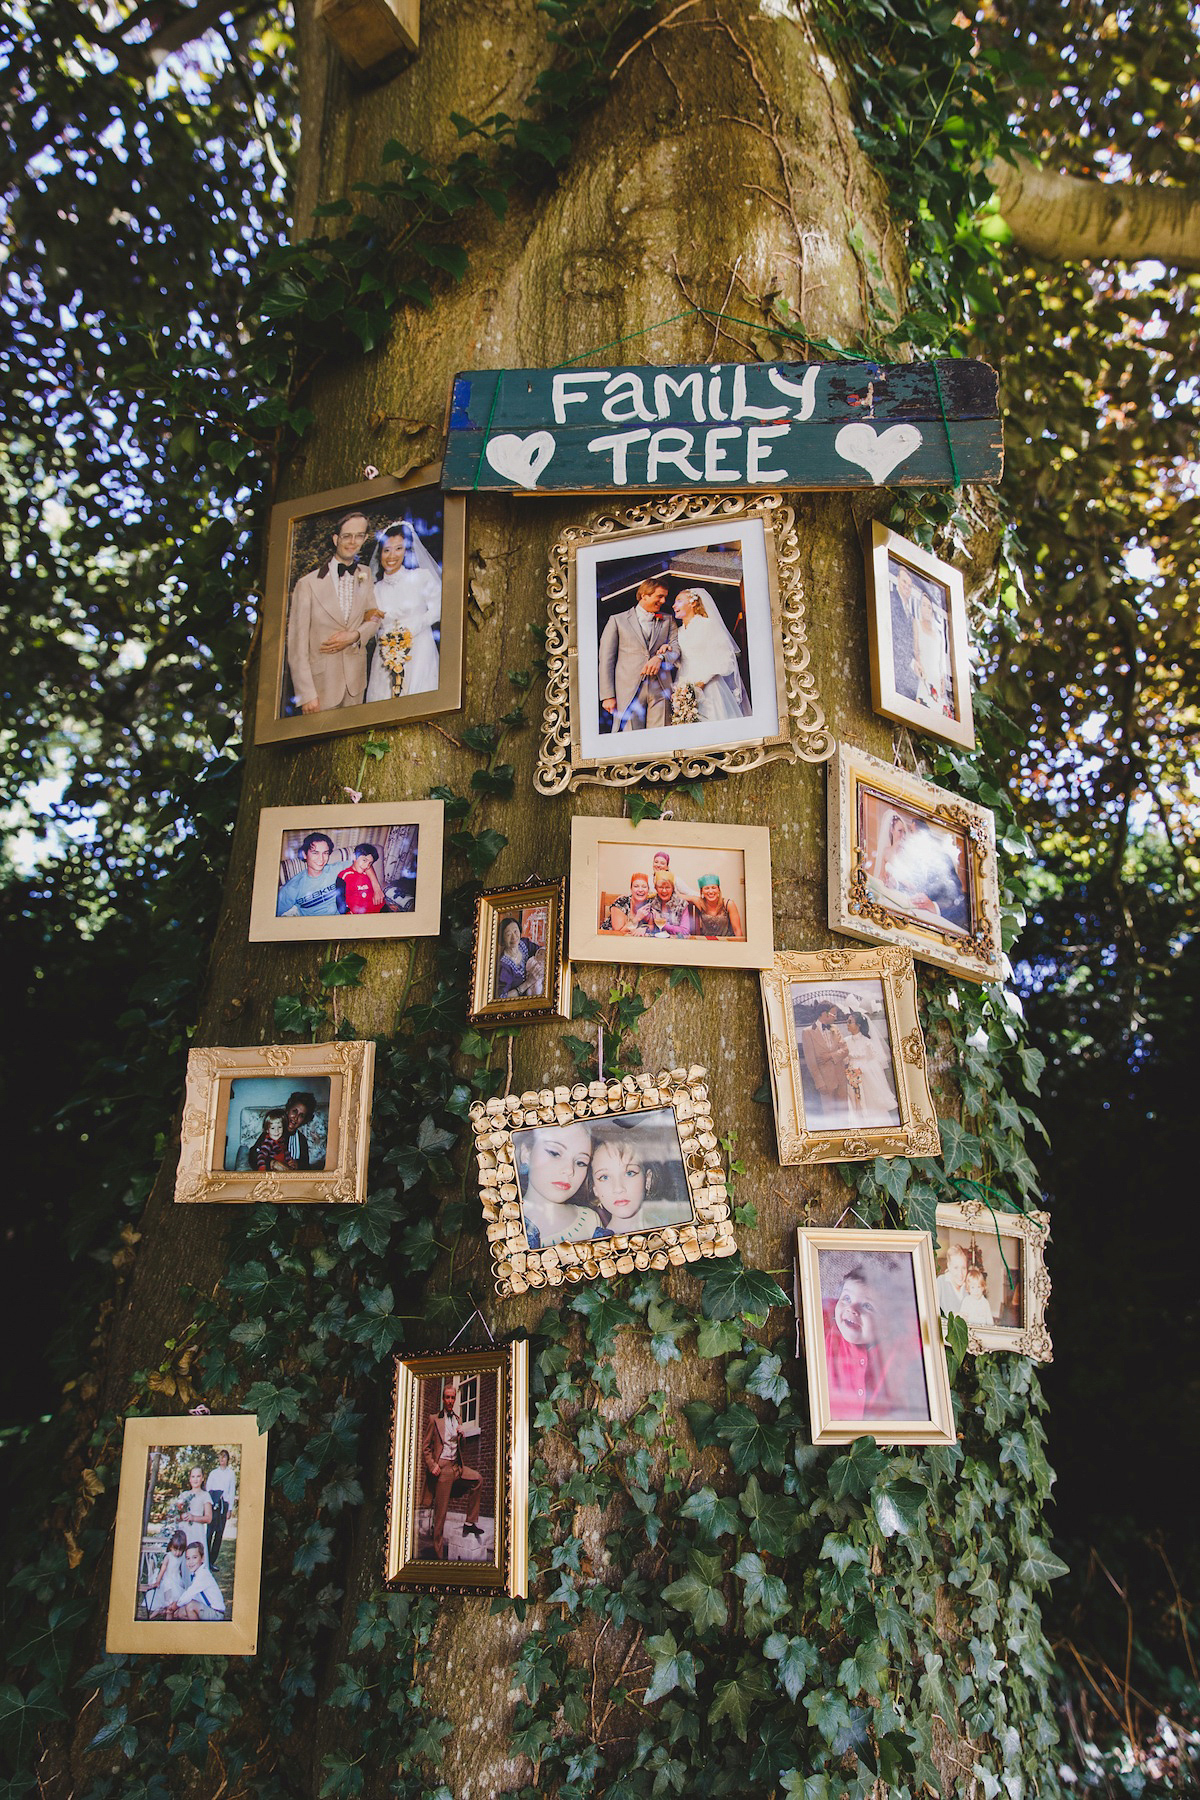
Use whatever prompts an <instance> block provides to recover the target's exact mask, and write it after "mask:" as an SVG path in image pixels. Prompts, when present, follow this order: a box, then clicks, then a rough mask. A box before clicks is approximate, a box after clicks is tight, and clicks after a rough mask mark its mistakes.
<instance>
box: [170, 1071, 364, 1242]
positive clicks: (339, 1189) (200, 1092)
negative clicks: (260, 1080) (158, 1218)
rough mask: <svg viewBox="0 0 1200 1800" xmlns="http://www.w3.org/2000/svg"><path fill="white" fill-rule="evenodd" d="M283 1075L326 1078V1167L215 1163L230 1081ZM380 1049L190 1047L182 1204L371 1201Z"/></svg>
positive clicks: (179, 1184)
mask: <svg viewBox="0 0 1200 1800" xmlns="http://www.w3.org/2000/svg"><path fill="white" fill-rule="evenodd" d="M272 1075H273V1076H278V1077H279V1078H280V1079H281V1080H285V1081H291V1082H293V1083H294V1084H295V1085H296V1086H298V1087H299V1086H303V1084H304V1083H305V1082H306V1081H311V1080H312V1079H314V1078H320V1077H324V1076H328V1077H329V1079H330V1093H329V1136H328V1141H327V1146H326V1156H325V1167H324V1168H323V1169H290V1170H277V1171H276V1170H272V1171H270V1172H268V1171H265V1170H260V1169H222V1168H220V1167H218V1166H217V1163H218V1159H219V1156H220V1153H221V1145H222V1139H223V1136H224V1129H225V1122H226V1117H227V1114H228V1109H229V1091H230V1083H231V1082H233V1081H237V1080H242V1079H245V1078H247V1077H255V1076H260V1077H261V1076H272ZM374 1080H375V1045H374V1044H373V1043H343V1042H341V1041H340V1040H337V1039H335V1040H334V1041H333V1042H331V1043H327V1044H268V1045H265V1046H262V1047H247V1048H245V1049H236V1050H234V1049H230V1050H226V1049H219V1048H217V1047H215V1046H214V1047H211V1048H206V1049H203V1050H190V1051H189V1052H188V1065H187V1089H186V1098H185V1100H184V1108H183V1120H182V1123H181V1125H180V1128H179V1166H178V1169H177V1170H176V1174H175V1199H176V1202H177V1203H180V1204H183V1203H188V1204H191V1203H194V1202H196V1201H215V1202H218V1203H222V1204H225V1205H230V1204H235V1205H238V1204H240V1205H249V1204H252V1203H254V1204H257V1203H258V1202H260V1201H266V1202H268V1203H274V1204H277V1205H281V1206H297V1205H302V1204H304V1205H307V1204H310V1203H321V1202H324V1203H326V1204H335V1205H344V1204H353V1203H355V1202H359V1203H361V1202H362V1201H364V1200H365V1199H366V1197H367V1154H368V1151H369V1150H370V1145H371V1095H372V1088H373V1085H374Z"/></svg>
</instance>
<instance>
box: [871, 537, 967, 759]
mask: <svg viewBox="0 0 1200 1800" xmlns="http://www.w3.org/2000/svg"><path fill="white" fill-rule="evenodd" d="M865 553H866V571H867V641H868V644H869V647H870V660H871V704H872V706H873V707H874V708H875V711H876V712H877V713H881V714H882V715H883V717H884V718H885V719H895V720H896V721H897V723H899V724H901V725H911V726H912V727H913V729H914V730H916V731H921V732H924V733H925V735H926V736H927V737H935V738H942V739H943V740H944V741H945V742H946V743H948V744H958V745H959V746H960V747H961V748H962V749H964V750H973V749H974V748H975V719H974V712H973V708H972V703H971V653H970V644H969V633H968V631H967V603H966V598H965V595H964V591H963V578H962V574H961V572H960V571H959V570H958V569H956V568H955V567H954V565H953V564H952V563H948V562H943V561H942V560H941V558H940V557H938V556H935V555H934V554H933V552H932V551H930V550H924V549H922V548H921V546H920V544H914V543H911V542H910V541H909V539H908V538H905V537H901V536H900V534H899V533H898V532H895V531H890V530H889V529H888V527H887V526H886V525H881V524H880V522H879V520H878V519H872V520H871V530H870V541H869V543H868V544H867V545H866V546H865Z"/></svg>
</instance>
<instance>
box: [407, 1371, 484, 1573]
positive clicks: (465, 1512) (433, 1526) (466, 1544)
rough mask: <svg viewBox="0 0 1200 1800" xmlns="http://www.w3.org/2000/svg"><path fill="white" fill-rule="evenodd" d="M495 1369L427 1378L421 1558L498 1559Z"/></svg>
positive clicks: (417, 1550) (417, 1474)
mask: <svg viewBox="0 0 1200 1800" xmlns="http://www.w3.org/2000/svg"><path fill="white" fill-rule="evenodd" d="M501 1434H502V1421H501V1418H500V1379H499V1374H498V1372H497V1371H496V1370H494V1369H493V1370H491V1371H489V1372H488V1373H486V1374H484V1373H482V1372H480V1371H479V1370H477V1369H470V1370H465V1371H463V1372H461V1373H459V1374H447V1375H445V1376H438V1375H432V1376H427V1377H426V1378H425V1379H424V1380H423V1381H422V1382H421V1416H420V1437H419V1441H417V1442H416V1444H415V1446H414V1448H415V1452H416V1456H417V1459H418V1461H419V1464H420V1467H419V1468H418V1469H416V1470H414V1478H415V1480H416V1482H417V1484H418V1486H419V1488H420V1492H421V1504H420V1506H419V1507H418V1508H417V1511H416V1514H415V1519H416V1526H415V1531H416V1539H417V1541H416V1543H415V1544H414V1546H413V1554H414V1556H415V1557H416V1558H418V1559H425V1558H429V1557H432V1559H433V1560H434V1561H435V1562H452V1563H456V1562H468V1563H492V1562H494V1561H495V1557H496V1487H497V1484H496V1472H497V1463H498V1459H499V1455H500V1442H501Z"/></svg>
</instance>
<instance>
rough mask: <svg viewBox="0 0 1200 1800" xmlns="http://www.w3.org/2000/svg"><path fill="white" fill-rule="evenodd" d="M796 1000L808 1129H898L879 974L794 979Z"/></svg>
mask: <svg viewBox="0 0 1200 1800" xmlns="http://www.w3.org/2000/svg"><path fill="white" fill-rule="evenodd" d="M791 1000H792V1018H793V1021H794V1029H795V1034H796V1051H797V1056H798V1059H799V1066H800V1079H801V1083H802V1086H803V1092H804V1118H805V1122H806V1124H807V1126H808V1129H809V1130H810V1131H851V1130H854V1129H856V1128H857V1129H860V1130H864V1131H872V1130H873V1131H879V1130H892V1131H895V1130H898V1129H899V1127H900V1124H901V1114H900V1102H899V1098H898V1096H897V1092H896V1081H895V1075H894V1056H893V1051H892V1042H891V1035H890V1032H889V1027H888V1019H887V1006H886V1003H885V1001H884V994H883V982H882V980H881V979H879V978H878V977H876V978H874V979H868V980H865V981H856V982H854V983H852V984H851V983H846V984H838V983H836V982H828V981H793V982H792V983H791Z"/></svg>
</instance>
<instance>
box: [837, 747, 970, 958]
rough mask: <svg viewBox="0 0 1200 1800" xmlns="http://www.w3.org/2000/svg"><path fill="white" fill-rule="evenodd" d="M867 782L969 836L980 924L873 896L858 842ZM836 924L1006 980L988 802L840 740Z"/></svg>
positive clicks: (891, 798) (850, 933)
mask: <svg viewBox="0 0 1200 1800" xmlns="http://www.w3.org/2000/svg"><path fill="white" fill-rule="evenodd" d="M860 787H866V788H868V789H870V790H871V791H872V792H874V793H876V794H879V795H881V797H882V798H883V799H885V800H888V801H892V802H894V803H896V804H898V805H900V806H902V807H904V808H906V809H908V810H909V811H912V812H916V813H920V814H922V815H923V816H924V817H925V818H926V819H927V820H928V821H929V822H930V824H934V825H941V826H944V827H946V828H947V829H949V830H951V831H955V832H960V833H962V834H963V835H964V837H965V839H966V844H967V851H968V858H967V861H968V869H967V874H968V898H969V901H970V907H971V919H972V925H971V928H970V930H968V931H967V932H965V933H964V932H962V931H959V930H956V929H955V928H954V927H953V926H950V925H944V926H939V925H938V924H937V922H936V921H935V920H934V919H933V918H931V917H925V916H923V917H922V919H921V920H920V922H918V920H917V919H915V918H914V917H913V916H912V915H911V914H910V913H909V912H907V911H903V912H902V911H898V910H896V909H894V908H891V907H889V906H888V905H887V904H886V902H885V901H883V900H879V899H876V898H875V897H873V895H872V893H871V891H870V887H869V883H868V877H867V874H866V871H865V870H864V869H863V867H862V857H861V853H860V849H859V844H858V793H859V789H860ZM829 923H830V925H831V927H832V928H833V930H834V931H842V932H845V933H846V935H847V936H848V937H856V938H867V939H869V940H871V941H872V942H874V943H881V944H902V945H906V946H907V947H908V948H909V949H910V950H911V951H912V953H913V955H914V956H915V957H918V958H919V959H920V960H921V961H922V962H928V963H933V964H935V966H936V967H938V968H940V969H948V970H949V971H950V973H951V974H954V975H965V976H966V977H967V978H968V979H969V980H971V981H979V982H984V983H987V982H993V981H999V980H1000V979H1001V977H1002V975H1003V972H1004V964H1005V958H1004V953H1003V950H1002V949H1001V943H1000V889H999V881H998V877H997V865H996V822H995V818H994V817H993V815H992V813H990V812H989V811H988V809H987V807H986V806H977V805H976V804H975V802H974V801H971V800H964V799H962V798H961V797H960V796H959V795H958V794H952V793H950V792H949V790H948V789H946V788H940V787H935V786H934V784H933V783H932V782H931V781H924V780H922V778H921V777H920V776H917V775H910V774H909V773H908V772H907V771H906V770H904V769H897V768H894V767H893V766H892V764H891V763H886V762H882V761H881V760H880V758H879V757H877V756H868V754H867V752H866V751H865V750H856V749H854V748H853V747H852V746H850V745H849V744H839V745H838V747H837V754H836V756H835V758H834V760H833V762H832V763H831V764H830V769H829Z"/></svg>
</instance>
